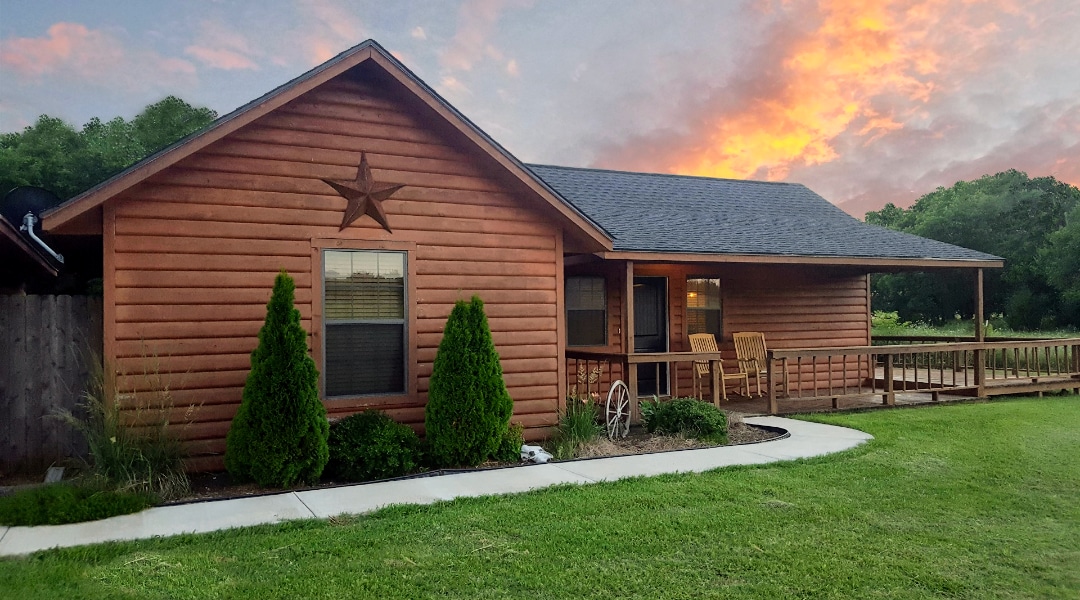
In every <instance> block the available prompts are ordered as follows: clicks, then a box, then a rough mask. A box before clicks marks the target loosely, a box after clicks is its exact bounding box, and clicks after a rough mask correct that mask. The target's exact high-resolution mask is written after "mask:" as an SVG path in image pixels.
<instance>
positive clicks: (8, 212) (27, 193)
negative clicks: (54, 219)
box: [0, 185, 61, 231]
mask: <svg viewBox="0 0 1080 600" xmlns="http://www.w3.org/2000/svg"><path fill="white" fill-rule="evenodd" d="M60 202H61V200H60V198H59V197H57V195H56V194H54V193H52V192H50V191H49V190H47V189H45V188H40V187H36V186H33V185H20V186H19V187H17V188H15V189H13V190H11V191H10V192H8V193H7V194H5V195H4V200H3V201H2V202H0V214H2V215H4V218H5V219H7V220H8V222H10V223H12V224H14V225H16V226H18V225H21V224H22V222H23V217H24V216H25V215H26V213H28V212H30V213H34V217H35V218H37V219H38V221H39V222H40V219H41V213H43V212H45V211H46V210H48V209H50V208H52V207H54V206H57V205H59V204H60ZM38 230H39V231H40V230H41V227H40V225H39V226H38Z"/></svg>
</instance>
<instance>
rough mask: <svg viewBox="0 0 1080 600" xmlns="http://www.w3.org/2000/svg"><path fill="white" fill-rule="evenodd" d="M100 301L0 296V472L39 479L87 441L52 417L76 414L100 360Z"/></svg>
mask: <svg viewBox="0 0 1080 600" xmlns="http://www.w3.org/2000/svg"><path fill="white" fill-rule="evenodd" d="M101 326H102V310H101V298H93V297H89V296H0V474H4V473H9V474H10V473H14V472H25V473H35V472H37V473H40V472H41V471H42V470H43V469H44V468H45V467H48V466H49V465H50V464H52V463H54V462H56V461H59V460H62V459H64V458H67V457H71V456H77V455H82V454H83V453H84V452H85V441H84V440H83V439H82V436H81V435H79V434H77V433H75V432H74V431H72V429H71V427H70V426H68V425H66V424H65V423H63V422H61V421H59V420H57V419H55V418H52V417H51V416H50V415H52V414H53V413H55V411H57V410H62V409H67V410H75V409H76V406H77V405H78V403H79V401H80V398H81V395H82V393H83V390H84V389H85V385H86V381H87V379H88V377H89V375H90V373H91V371H92V368H91V365H90V361H89V359H90V355H91V353H93V354H95V355H96V356H97V357H100V356H101V350H102V329H101Z"/></svg>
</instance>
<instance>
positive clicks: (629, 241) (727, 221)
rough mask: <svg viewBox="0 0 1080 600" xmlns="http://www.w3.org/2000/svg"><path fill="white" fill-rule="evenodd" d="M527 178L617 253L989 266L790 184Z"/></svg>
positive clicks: (539, 169) (539, 171)
mask: <svg viewBox="0 0 1080 600" xmlns="http://www.w3.org/2000/svg"><path fill="white" fill-rule="evenodd" d="M527 166H528V168H529V169H530V170H532V172H533V173H535V174H536V175H537V176H538V177H539V178H540V179H542V180H543V181H544V182H545V183H547V184H548V185H549V186H550V187H551V188H553V189H554V190H555V191H557V192H558V193H559V194H560V195H562V196H563V197H564V198H565V199H566V200H567V201H569V202H570V203H572V204H573V205H574V206H576V207H577V208H578V209H579V210H580V211H582V212H583V213H585V214H586V215H587V216H588V217H589V218H591V219H592V220H594V221H596V222H597V223H599V224H600V225H601V226H602V227H603V228H604V229H606V230H607V231H608V232H610V233H611V235H613V236H614V237H615V240H614V249H615V250H616V251H625V252H685V253H694V254H736V255H768V256H813V257H859V258H899V259H931V260H959V261H997V260H1001V259H1000V258H998V257H996V256H993V255H990V254H986V253H983V252H977V251H975V250H969V249H967V248H961V247H959V246H954V245H952V244H947V243H945V242H939V241H936V240H930V239H926V238H922V237H918V236H915V235H911V234H907V233H901V232H899V231H893V230H890V229H884V228H881V227H877V226H874V225H867V224H866V223H863V222H862V221H859V220H858V219H856V218H854V217H852V216H850V215H848V214H847V213H845V212H844V211H842V210H840V209H839V208H837V207H836V206H834V205H833V204H832V203H830V202H829V201H828V200H826V199H824V198H822V197H821V196H819V195H817V194H815V193H814V192H812V191H811V190H810V189H809V188H807V187H806V186H804V185H801V184H795V183H776V182H765V181H742V180H733V179H712V178H708V177H691V176H685V175H666V174H655V173H631V172H625V171H606V170H600V169H579V168H573V167H555V166H548V165H527Z"/></svg>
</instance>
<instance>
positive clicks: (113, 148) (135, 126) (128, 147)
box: [0, 96, 217, 199]
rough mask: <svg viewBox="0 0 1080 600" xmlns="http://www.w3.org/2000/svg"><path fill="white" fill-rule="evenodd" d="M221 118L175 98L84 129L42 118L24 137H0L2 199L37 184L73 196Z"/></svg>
mask: <svg viewBox="0 0 1080 600" xmlns="http://www.w3.org/2000/svg"><path fill="white" fill-rule="evenodd" d="M216 118H217V113H215V112H214V111H212V110H210V109H208V108H197V107H193V106H191V105H190V104H188V103H187V102H184V101H183V100H181V99H179V98H177V97H175V96H169V97H167V98H165V99H164V100H161V101H160V102H157V103H155V104H151V105H149V106H147V107H146V108H145V109H143V111H142V112H141V113H139V114H138V115H136V116H135V118H134V119H132V120H131V121H125V120H124V119H123V118H121V117H116V118H114V119H112V120H110V121H108V122H102V121H101V119H98V118H97V117H94V118H93V119H91V120H90V121H89V122H88V123H86V124H85V125H83V128H82V130H78V131H77V130H76V129H75V128H74V127H72V126H71V125H69V124H67V123H65V122H64V121H63V120H61V119H57V118H55V117H50V116H48V115H42V116H41V117H39V118H38V120H37V122H36V123H34V124H33V125H31V126H30V127H27V128H26V129H24V130H23V131H22V132H20V133H5V134H2V135H0V195H3V194H6V193H7V192H8V191H9V190H11V189H12V188H14V187H17V186H20V185H36V186H39V187H43V188H46V189H48V190H51V191H52V192H53V193H55V194H56V195H57V196H59V197H60V198H62V199H67V198H70V197H72V196H75V195H77V194H79V193H81V192H83V191H85V190H87V189H89V188H91V187H93V186H94V185H97V184H98V183H100V182H102V181H104V180H105V179H108V178H109V177H110V176H112V175H113V174H115V173H117V172H119V171H121V170H123V169H125V168H127V167H129V166H131V165H133V164H135V163H136V162H138V161H139V160H142V159H143V158H145V157H146V156H149V155H150V154H153V153H154V152H157V151H158V150H160V149H162V148H164V147H165V146H168V145H169V144H171V143H173V142H175V141H177V140H178V139H180V138H182V137H184V136H186V135H189V134H191V133H193V132H195V131H198V130H200V129H202V128H204V127H206V126H207V125H209V124H210V123H211V122H213V120H214V119H216Z"/></svg>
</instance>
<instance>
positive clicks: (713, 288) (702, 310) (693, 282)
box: [686, 277, 723, 341]
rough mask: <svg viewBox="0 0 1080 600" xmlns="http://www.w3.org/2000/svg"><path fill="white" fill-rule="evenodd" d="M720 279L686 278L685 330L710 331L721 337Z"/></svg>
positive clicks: (690, 331)
mask: <svg viewBox="0 0 1080 600" xmlns="http://www.w3.org/2000/svg"><path fill="white" fill-rule="evenodd" d="M722 322H723V321H722V320H721V313H720V280H719V279H704V278H700V277H687V278H686V332H687V333H688V334H690V333H711V334H713V335H715V336H716V339H717V341H719V340H720V339H721V338H722V333H723V329H722Z"/></svg>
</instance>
